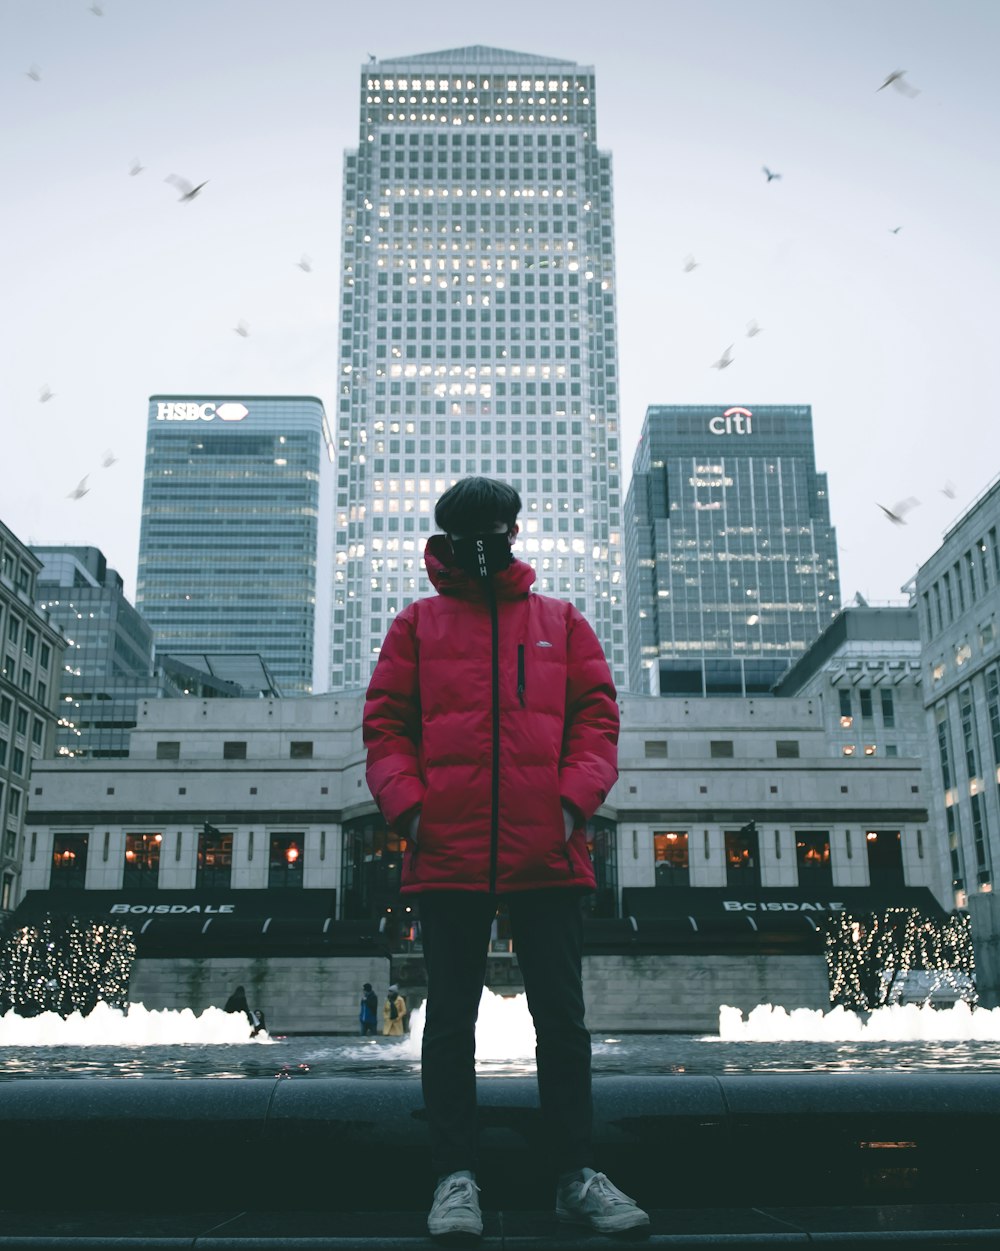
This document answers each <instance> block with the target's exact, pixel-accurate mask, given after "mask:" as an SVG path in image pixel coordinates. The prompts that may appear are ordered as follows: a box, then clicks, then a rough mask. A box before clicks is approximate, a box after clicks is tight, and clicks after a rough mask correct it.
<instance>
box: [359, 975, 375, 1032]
mask: <svg viewBox="0 0 1000 1251" xmlns="http://www.w3.org/2000/svg"><path fill="white" fill-rule="evenodd" d="M358 1022H359V1024H360V1026H361V1034H362V1037H367V1036H368V1035H369V1034H376V1033H377V1032H378V995H376V994H375V992H374V991H373V990H372V984H371V982H365V984H364V985H363V986H362V987H361V1004H360V1008H359V1010H358Z"/></svg>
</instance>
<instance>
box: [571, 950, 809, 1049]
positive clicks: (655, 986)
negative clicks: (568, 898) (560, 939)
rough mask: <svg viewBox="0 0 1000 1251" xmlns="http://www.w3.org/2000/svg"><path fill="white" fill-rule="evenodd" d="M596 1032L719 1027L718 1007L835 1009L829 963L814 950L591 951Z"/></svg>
mask: <svg viewBox="0 0 1000 1251" xmlns="http://www.w3.org/2000/svg"><path fill="white" fill-rule="evenodd" d="M583 987H584V994H585V996H586V1001H587V1025H588V1027H589V1028H590V1029H591V1030H597V1031H602V1030H634V1031H649V1032H650V1033H658V1032H660V1031H662V1030H671V1031H674V1032H683V1033H696V1034H702V1033H714V1032H715V1031H716V1030H717V1029H718V1028H719V1007H720V1005H721V1004H729V1005H731V1006H732V1007H734V1008H740V1009H741V1010H742V1011H743V1012H749V1011H750V1009H751V1008H753V1007H756V1005H757V1004H760V1003H773V1004H780V1005H781V1006H782V1007H785V1008H789V1009H791V1008H819V1009H823V1010H826V1009H829V1007H830V995H829V986H828V982H827V975H826V962H825V960H824V959H823V957H822V956H821V955H811V956H773V955H772V956H667V955H636V956H632V955H617V956H586V957H584V961H583Z"/></svg>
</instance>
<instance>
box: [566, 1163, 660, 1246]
mask: <svg viewBox="0 0 1000 1251" xmlns="http://www.w3.org/2000/svg"><path fill="white" fill-rule="evenodd" d="M556 1217H557V1219H558V1220H560V1221H567V1222H569V1223H571V1224H573V1225H589V1226H590V1228H591V1229H596V1230H597V1231H598V1233H602V1234H622V1233H625V1232H627V1231H629V1230H638V1229H641V1228H642V1227H643V1226H646V1225H648V1224H649V1216H648V1215H647V1214H646V1213H645V1212H644V1211H643V1210H642V1208H641V1207H639V1205H638V1204H637V1203H636V1201H635V1200H634V1199H630V1198H629V1197H628V1195H626V1194H622V1192H621V1191H620V1190H619V1189H618V1187H617V1186H613V1185H612V1184H611V1182H609V1181H608V1179H607V1177H605V1175H604V1174H603V1173H595V1172H594V1170H593V1169H589V1168H585V1169H581V1171H580V1172H579V1173H570V1174H568V1175H567V1176H565V1177H561V1178H560V1179H559V1185H558V1186H557V1188H556Z"/></svg>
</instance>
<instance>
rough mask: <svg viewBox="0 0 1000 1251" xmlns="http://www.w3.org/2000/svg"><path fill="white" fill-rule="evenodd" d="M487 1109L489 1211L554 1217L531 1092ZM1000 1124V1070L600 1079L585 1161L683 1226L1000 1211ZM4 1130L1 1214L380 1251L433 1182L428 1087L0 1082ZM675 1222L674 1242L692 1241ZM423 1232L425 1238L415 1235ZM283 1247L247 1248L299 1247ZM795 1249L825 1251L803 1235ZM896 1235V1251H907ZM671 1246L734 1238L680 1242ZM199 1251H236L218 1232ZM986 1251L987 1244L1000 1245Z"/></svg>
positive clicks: (1, 1232) (493, 1100)
mask: <svg viewBox="0 0 1000 1251" xmlns="http://www.w3.org/2000/svg"><path fill="white" fill-rule="evenodd" d="M479 1109H480V1115H479V1122H480V1143H481V1157H482V1158H481V1165H482V1167H481V1169H480V1181H481V1184H482V1186H483V1196H482V1201H483V1205H484V1207H487V1208H494V1207H501V1206H502V1207H503V1208H505V1209H510V1210H511V1211H512V1212H517V1211H518V1210H522V1211H523V1210H527V1211H534V1212H542V1211H545V1210H548V1211H551V1207H552V1187H553V1181H554V1178H553V1175H552V1155H551V1150H550V1146H549V1142H548V1139H547V1136H546V1133H545V1130H544V1126H543V1124H542V1121H541V1117H540V1115H539V1112H538V1090H537V1084H536V1082H535V1079H534V1078H531V1077H520V1078H499V1077H494V1078H489V1079H487V1080H485V1081H481V1082H480V1083H479ZM998 1120H1000V1075H998V1074H995V1073H946V1072H944V1073H942V1072H930V1071H925V1072H907V1073H793V1074H752V1075H750V1076H738V1075H726V1076H723V1077H715V1078H713V1077H697V1076H689V1075H685V1076H674V1075H670V1076H662V1077H622V1076H614V1077H610V1076H609V1077H602V1078H598V1079H596V1080H595V1082H594V1159H595V1162H596V1163H597V1164H598V1166H599V1167H601V1168H603V1169H606V1170H607V1172H608V1174H609V1175H610V1176H611V1177H613V1178H614V1180H615V1181H616V1183H617V1184H618V1185H620V1186H621V1187H622V1188H623V1189H624V1190H625V1191H626V1192H627V1193H628V1194H631V1195H634V1196H635V1197H636V1198H637V1199H638V1200H639V1202H640V1203H642V1205H643V1206H644V1207H647V1208H656V1209H663V1208H674V1209H685V1210H686V1214H685V1215H686V1217H690V1209H692V1208H708V1209H722V1208H745V1207H750V1206H751V1205H752V1206H753V1207H754V1208H756V1209H758V1210H759V1209H760V1207H761V1206H762V1205H773V1204H785V1205H790V1206H793V1207H794V1208H795V1209H797V1210H798V1216H799V1217H800V1218H801V1217H802V1216H803V1212H802V1209H803V1208H807V1207H809V1206H813V1205H817V1206H820V1207H822V1208H823V1209H829V1208H830V1207H831V1206H833V1205H870V1204H877V1203H895V1204H929V1203H949V1204H995V1203H996V1200H997V1194H998V1182H997V1175H998V1168H1000V1148H998V1138H997V1123H998ZM0 1126H2V1129H3V1133H4V1141H5V1142H7V1143H9V1144H13V1146H12V1148H11V1149H9V1150H8V1151H7V1152H6V1153H5V1156H4V1198H3V1206H4V1208H6V1209H8V1211H9V1210H10V1209H15V1210H16V1209H19V1210H21V1211H25V1210H27V1211H29V1212H31V1213H35V1214H42V1215H43V1216H45V1217H46V1219H47V1220H48V1221H49V1222H50V1223H53V1224H54V1223H55V1222H54V1214H57V1213H59V1212H60V1211H63V1212H65V1211H73V1210H76V1211H86V1210H90V1211H103V1212H108V1211H116V1210H117V1211H119V1212H121V1211H125V1210H127V1209H131V1210H132V1211H143V1210H150V1209H151V1208H152V1209H153V1210H157V1209H159V1210H160V1211H165V1210H167V1209H169V1211H170V1212H171V1213H181V1212H185V1211H187V1212H196V1213H202V1214H205V1213H210V1212H215V1213H218V1214H222V1213H230V1212H232V1213H236V1214H238V1213H239V1212H240V1211H241V1210H248V1209H249V1210H254V1209H256V1210H258V1211H259V1210H264V1211H270V1212H280V1211H284V1212H292V1213H294V1212H302V1211H303V1210H305V1211H314V1212H326V1213H336V1212H357V1211H363V1212H369V1213H381V1214H383V1215H382V1216H381V1217H378V1218H376V1219H377V1223H376V1224H374V1226H373V1228H372V1230H371V1233H372V1235H373V1237H377V1238H378V1244H377V1245H379V1246H381V1247H387V1246H393V1247H398V1246H399V1245H400V1244H399V1243H398V1242H396V1241H395V1240H394V1238H393V1237H392V1233H393V1232H394V1231H393V1227H392V1225H391V1224H390V1225H388V1226H387V1225H385V1224H384V1223H383V1222H384V1220H385V1215H384V1214H386V1213H392V1212H421V1216H422V1214H423V1212H426V1204H427V1200H428V1197H429V1195H430V1190H431V1187H432V1185H433V1174H432V1173H431V1168H430V1160H429V1157H428V1152H427V1136H428V1131H427V1123H426V1114H425V1111H424V1107H423V1098H422V1096H421V1090H420V1079H419V1078H417V1077H412V1078H409V1077H408V1078H396V1079H393V1080H391V1081H387V1080H385V1079H384V1078H364V1077H359V1076H357V1075H352V1076H350V1077H343V1078H314V1077H311V1076H309V1077H302V1078H299V1077H293V1078H291V1079H282V1078H241V1079H240V1080H238V1081H219V1080H217V1079H215V1078H192V1079H189V1080H184V1081H178V1080H176V1079H159V1078H144V1079H143V1080H142V1081H122V1080H121V1079H119V1078H107V1079H101V1078H95V1079H90V1080H87V1081H80V1080H78V1079H60V1078H47V1079H45V1080H16V1081H5V1082H0ZM137 1170H138V1171H137ZM221 1219H222V1217H221V1215H217V1216H216V1218H215V1221H216V1224H218V1223H219V1222H220V1221H221ZM683 1219H685V1217H683V1216H678V1217H677V1218H675V1225H674V1227H675V1228H679V1229H683V1228H684V1226H683V1224H681V1225H679V1226H678V1225H677V1224H676V1221H677V1220H683ZM854 1219H855V1221H857V1213H855V1214H854ZM968 1219H970V1217H966V1220H968ZM997 1223H998V1222H997V1220H996V1219H994V1220H993V1221H992V1222H991V1224H992V1227H993V1228H994V1229H995V1228H996V1225H997ZM414 1224H415V1225H417V1230H416V1231H415V1232H418V1234H419V1235H423V1233H424V1229H423V1228H422V1227H421V1226H422V1221H420V1222H419V1223H418V1222H414ZM0 1225H2V1228H0V1246H3V1247H8V1246H11V1242H8V1241H6V1240H5V1235H6V1233H7V1230H8V1229H9V1228H10V1221H9V1218H8V1216H7V1213H6V1212H5V1213H4V1218H3V1221H2V1222H0ZM168 1228H169V1227H168V1226H167V1225H166V1224H164V1226H163V1228H162V1229H161V1230H157V1232H158V1233H166V1232H167V1230H168ZM175 1228H176V1226H175ZM850 1228H854V1226H850ZM904 1228H905V1227H904ZM336 1229H337V1225H336V1223H334V1222H330V1223H329V1224H328V1226H327V1228H326V1229H317V1231H316V1234H315V1235H314V1237H313V1239H312V1240H311V1241H310V1242H309V1243H308V1245H309V1246H311V1247H313V1248H318V1247H333V1246H340V1245H341V1243H340V1242H339V1240H337V1239H336V1237H335V1236H334V1234H335V1231H336ZM509 1229H510V1226H508V1230H509ZM889 1230H890V1233H891V1226H890V1227H889ZM68 1232H70V1233H71V1232H72V1227H71V1226H69V1227H68ZM109 1232H110V1231H109ZM275 1232H276V1231H275V1230H273V1229H272V1231H271V1236H270V1237H269V1238H261V1239H260V1240H259V1241H256V1242H254V1243H253V1244H252V1245H253V1246H255V1247H256V1248H257V1249H258V1251H262V1249H263V1248H277V1247H279V1246H280V1247H287V1246H288V1245H290V1244H289V1243H288V1242H284V1241H280V1240H279V1239H278V1238H277V1237H275V1236H274V1234H275ZM278 1232H280V1229H279V1231H278ZM508 1236H509V1234H508ZM784 1238H785V1240H786V1245H787V1243H789V1242H791V1243H794V1244H795V1245H797V1246H805V1245H806V1244H808V1245H814V1244H813V1240H812V1238H811V1237H807V1236H804V1235H797V1236H796V1235H793V1234H791V1233H786V1234H785V1235H784ZM890 1240H891V1242H892V1245H893V1246H894V1247H896V1248H897V1249H898V1248H901V1247H913V1246H914V1245H916V1243H915V1240H912V1239H908V1238H898V1239H891V1238H890ZM501 1241H502V1240H501V1239H498V1240H496V1241H493V1240H492V1239H491V1241H490V1244H489V1245H491V1246H494V1247H499V1246H500V1245H501ZM823 1241H826V1240H823ZM832 1241H835V1242H837V1243H838V1245H843V1241H842V1239H837V1238H836V1237H835V1238H834V1239H833V1240H832ZM583 1243H584V1240H583V1239H576V1238H572V1239H567V1238H566V1237H565V1236H564V1237H562V1238H557V1237H553V1238H551V1239H532V1240H531V1241H530V1242H529V1243H527V1244H525V1243H523V1242H520V1240H518V1239H516V1238H513V1239H512V1240H511V1241H510V1242H507V1243H506V1245H507V1246H521V1247H525V1246H527V1247H528V1248H529V1249H537V1248H540V1247H548V1248H552V1247H561V1248H565V1249H566V1251H569V1249H570V1248H577V1247H579V1246H581V1245H583ZM585 1243H586V1245H587V1246H590V1245H591V1244H592V1239H591V1237H590V1236H587V1238H586V1240H585ZM737 1243H738V1245H740V1246H743V1247H747V1246H755V1247H756V1246H760V1245H761V1244H760V1242H758V1241H757V1240H752V1239H746V1240H744V1239H742V1238H740V1239H736V1238H734V1239H732V1244H733V1245H736V1244H737ZM678 1244H680V1245H683V1246H684V1247H686V1248H689V1249H690V1248H692V1247H694V1246H699V1247H700V1246H704V1247H708V1246H713V1247H717V1246H720V1245H723V1244H725V1245H727V1246H728V1245H730V1239H729V1238H726V1237H723V1238H722V1239H721V1240H720V1241H716V1240H714V1239H713V1240H711V1241H709V1240H707V1239H701V1238H694V1239H691V1240H690V1241H689V1240H688V1239H686V1238H684V1239H681V1237H680V1235H679V1234H678ZM29 1245H34V1246H37V1245H39V1244H38V1243H37V1242H36V1243H31V1242H30V1240H25V1241H16V1246H17V1247H18V1248H19V1251H25V1248H26V1246H29ZM41 1245H43V1246H44V1245H48V1244H45V1243H42V1244H41ZM72 1245H74V1246H77V1247H79V1246H82V1245H88V1246H95V1245H101V1246H112V1245H117V1246H123V1245H132V1244H123V1243H120V1242H119V1241H118V1239H116V1238H110V1239H108V1241H106V1242H103V1243H100V1244H96V1243H94V1242H91V1241H88V1240H84V1239H81V1240H80V1241H78V1242H75V1243H73V1244H72ZM156 1245H158V1246H160V1247H163V1246H167V1245H169V1246H177V1247H180V1246H186V1247H191V1246H192V1245H195V1244H194V1243H193V1241H192V1239H191V1238H190V1237H189V1238H188V1240H187V1241H186V1242H182V1241H181V1240H180V1239H177V1240H171V1241H167V1240H166V1239H161V1240H160V1241H159V1242H158V1243H157V1244H156ZM198 1245H202V1244H201V1240H200V1239H199V1241H198ZM204 1245H205V1246H214V1247H226V1246H232V1245H234V1244H233V1243H231V1242H229V1241H227V1240H226V1237H225V1235H222V1236H220V1238H219V1240H218V1241H216V1240H215V1239H213V1238H209V1239H208V1240H206V1242H205V1243H204ZM236 1245H242V1244H236ZM291 1245H295V1244H294V1243H292V1244H291ZM299 1245H304V1244H299ZM419 1245H422V1246H426V1245H427V1244H426V1241H425V1240H424V1239H421V1242H420V1244H419ZM593 1245H594V1246H595V1247H597V1246H609V1245H610V1243H606V1242H605V1241H604V1240H603V1239H593ZM660 1245H662V1244H660ZM670 1245H675V1244H674V1243H673V1242H672V1243H671V1244H670ZM852 1245H854V1244H852ZM920 1245H921V1246H924V1247H926V1246H927V1245H928V1243H927V1241H925V1240H921V1242H920ZM931 1245H934V1246H938V1245H941V1244H938V1243H933V1244H931ZM944 1245H947V1246H949V1247H953V1246H954V1245H955V1244H954V1242H952V1241H948V1242H947V1243H946V1244H944ZM981 1245H984V1246H985V1245H989V1246H993V1247H996V1246H997V1240H996V1237H995V1236H994V1238H993V1239H992V1240H991V1241H989V1242H988V1243H987V1242H985V1241H983V1242H982V1244H981ZM865 1246H866V1247H868V1246H869V1244H868V1243H865Z"/></svg>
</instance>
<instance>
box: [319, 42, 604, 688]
mask: <svg viewBox="0 0 1000 1251" xmlns="http://www.w3.org/2000/svg"><path fill="white" fill-rule="evenodd" d="M360 89H361V98H360V108H361V114H360V132H359V140H358V147H357V149H355V150H353V151H350V152H348V153H347V156H346V164H345V172H344V211H343V251H342V258H343V271H342V279H341V281H342V284H343V286H342V297H341V317H340V335H341V337H340V372H339V387H338V397H337V451H338V472H337V482H336V516H335V541H334V562H335V563H334V571H333V604H332V619H331V686H332V689H334V690H336V689H340V688H349V687H357V686H363V685H365V684H366V683H367V681H368V678H369V675H370V673H371V670H372V667H373V665H374V663H375V660H376V658H377V655H378V651H379V648H380V645H381V643H382V639H383V637H384V635H385V632H386V630H387V629H388V627H389V625H390V624H391V622H392V618H393V615H394V614H395V613H396V612H398V611H399V610H400V609H401V608H402V607H404V605H405V604H407V603H408V602H410V601H411V600H412V599H414V598H416V597H418V596H420V595H424V594H427V593H428V592H429V591H430V586H429V583H428V582H427V579H426V577H425V575H424V571H423V559H422V556H423V548H424V544H425V541H426V539H427V538H428V536H429V535H430V534H432V533H433V531H434V523H433V512H434V503H435V501H436V500H437V498H438V497H439V496H440V495H441V494H442V493H443V492H444V491H445V490H446V489H447V487H448V486H450V485H451V483H453V482H454V481H456V480H457V479H459V478H463V477H466V476H467V475H470V474H484V475H487V476H490V477H496V478H501V479H504V480H506V481H509V482H510V483H512V484H513V485H514V486H515V487H516V488H517V490H518V491H519V492H520V494H521V497H522V500H523V501H524V510H523V512H522V516H521V536H520V538H519V541H518V543H517V545H516V546H515V549H514V550H515V554H516V555H517V556H519V557H520V558H522V559H524V560H527V561H530V562H531V563H532V564H533V565H534V566H535V568H536V569H537V571H538V581H537V583H536V588H537V589H538V590H539V591H542V592H544V593H547V594H550V595H555V596H558V597H561V598H564V599H568V600H571V601H573V602H574V603H576V604H577V606H578V607H579V608H580V609H581V610H582V611H583V612H585V613H586V614H587V616H588V618H589V619H590V621H591V623H592V624H593V625H594V628H595V629H596V631H597V633H598V635H599V637H600V639H601V641H602V643H603V644H604V647H605V650H606V652H607V655H608V659H609V661H610V662H611V666H612V670H613V672H614V674H615V677H616V679H617V680H618V681H619V682H620V683H621V682H623V680H624V678H625V675H626V672H627V670H626V650H625V649H626V639H625V632H624V631H625V627H624V605H623V601H622V583H623V568H622V553H621V541H622V540H621V530H622V526H621V520H622V518H621V466H620V460H619V458H620V447H619V437H620V436H619V429H618V365H617V326H616V312H615V281H614V246H613V231H612V193H611V157H610V155H609V154H608V153H607V152H602V151H600V150H599V149H598V146H597V134H596V121H597V118H596V98H595V94H594V93H595V84H594V73H593V70H592V69H590V68H589V67H585V66H580V65H577V64H575V63H574V62H572V61H564V60H554V59H552V58H549V57H543V56H532V55H527V54H524V53H519V52H507V51H503V50H501V49H497V48H486V47H470V48H457V49H453V50H450V51H445V52H435V53H428V54H425V55H420V56H410V57H402V58H399V59H396V60H391V61H377V62H373V63H371V64H369V65H366V66H365V67H364V68H363V69H362V72H361V82H360Z"/></svg>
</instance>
